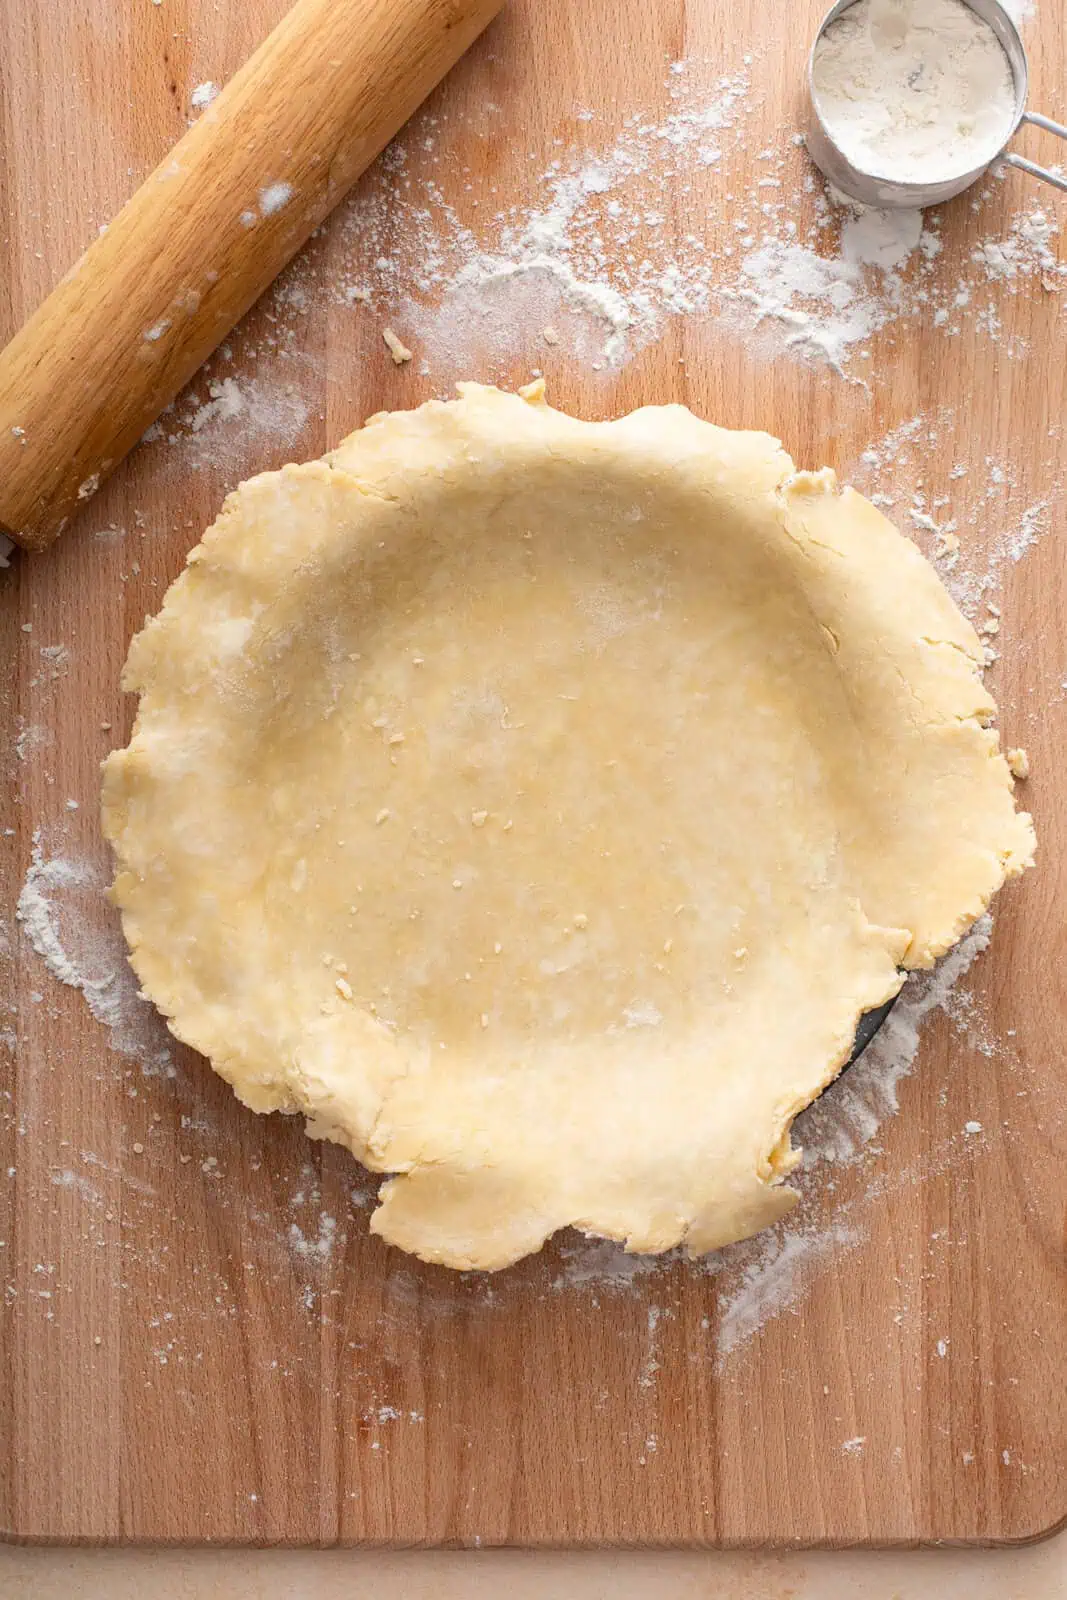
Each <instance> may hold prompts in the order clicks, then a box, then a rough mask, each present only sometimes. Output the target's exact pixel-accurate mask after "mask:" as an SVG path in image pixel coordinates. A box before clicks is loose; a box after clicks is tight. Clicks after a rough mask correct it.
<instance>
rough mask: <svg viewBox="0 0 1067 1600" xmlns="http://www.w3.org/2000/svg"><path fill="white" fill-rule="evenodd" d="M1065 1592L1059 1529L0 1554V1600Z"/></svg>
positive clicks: (757, 1597) (1016, 1595) (623, 1599)
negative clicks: (569, 1549)
mask: <svg viewBox="0 0 1067 1600" xmlns="http://www.w3.org/2000/svg"><path fill="white" fill-rule="evenodd" d="M371 1590H373V1593H374V1595H375V1600H424V1597H425V1600H430V1597H432V1600H459V1597H461V1596H462V1597H463V1600H468V1597H469V1600H481V1597H483V1596H484V1597H486V1600H488V1597H489V1596H493V1597H494V1600H495V1597H496V1596H498V1595H502V1594H507V1596H508V1597H509V1600H542V1597H545V1600H548V1597H549V1596H551V1597H552V1600H608V1597H610V1600H698V1597H699V1600H735V1597H736V1600H741V1597H742V1596H743V1597H744V1600H846V1597H847V1600H926V1597H928V1596H936V1597H937V1600H1060V1597H1061V1596H1064V1595H1067V1534H1061V1535H1060V1536H1059V1537H1057V1538H1055V1539H1051V1540H1048V1541H1047V1542H1045V1543H1044V1544H1037V1545H1031V1546H1029V1547H1028V1548H1025V1549H1020V1550H985V1551H982V1550H922V1551H911V1552H905V1553H903V1554H890V1553H889V1552H877V1551H872V1552H870V1553H867V1554H857V1553H853V1552H840V1553H836V1552H833V1551H826V1552H819V1553H814V1554H805V1555H781V1556H775V1555H765V1556H764V1555H751V1554H725V1553H722V1554H706V1555H705V1554H700V1555H682V1554H679V1555H658V1554H657V1555H652V1554H648V1555H646V1554H642V1553H640V1552H636V1551H623V1552H621V1553H608V1552H605V1553H604V1554H589V1555H565V1554H559V1555H544V1554H534V1553H532V1552H530V1553H527V1552H523V1551H518V1550H494V1551H486V1552H485V1554H484V1555H471V1554H469V1553H457V1554H448V1553H444V1552H429V1553H425V1554H424V1553H422V1552H418V1553H416V1552H412V1553H410V1554H398V1555H386V1554H380V1553H377V1552H358V1551H344V1550H328V1551H314V1552H312V1551H297V1550H292V1551H290V1550H284V1551H282V1550H275V1551H266V1550H264V1551H241V1550H228V1551H219V1552H217V1553H216V1552H207V1551H200V1552H197V1551H185V1550H181V1551H135V1550H115V1551H89V1550H83V1551H67V1550H14V1549H6V1550H0V1595H2V1596H3V1600H23V1597H26V1600H29V1597H30V1596H32V1597H33V1600H143V1597H144V1596H145V1595H146V1594H149V1595H151V1597H152V1600H209V1597H211V1600H214V1597H215V1596H225V1597H226V1600H342V1597H344V1600H348V1597H349V1596H354V1595H360V1594H364V1593H368V1592H370V1591H371Z"/></svg>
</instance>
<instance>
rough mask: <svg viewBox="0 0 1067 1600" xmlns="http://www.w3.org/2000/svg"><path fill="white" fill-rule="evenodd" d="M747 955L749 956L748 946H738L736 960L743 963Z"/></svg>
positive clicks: (735, 953) (735, 954)
mask: <svg viewBox="0 0 1067 1600" xmlns="http://www.w3.org/2000/svg"><path fill="white" fill-rule="evenodd" d="M747 955H748V945H747V944H742V945H738V947H737V949H736V950H735V951H734V960H735V961H743V960H744V959H745V957H746V956H747Z"/></svg>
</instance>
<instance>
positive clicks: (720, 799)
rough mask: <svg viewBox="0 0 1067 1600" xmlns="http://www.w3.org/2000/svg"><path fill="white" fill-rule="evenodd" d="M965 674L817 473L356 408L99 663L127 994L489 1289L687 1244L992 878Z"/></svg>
mask: <svg viewBox="0 0 1067 1600" xmlns="http://www.w3.org/2000/svg"><path fill="white" fill-rule="evenodd" d="M980 660H981V646H980V644H979V641H978V639H977V637H976V635H975V633H974V631H973V629H972V628H971V627H970V625H969V624H968V623H967V622H966V621H965V620H964V618H963V617H962V616H961V615H960V613H959V612H958V611H957V610H956V608H955V606H954V605H953V603H952V601H951V600H950V598H949V597H948V595H947V594H946V593H945V591H944V589H943V588H942V587H941V585H940V583H939V582H938V580H937V577H936V575H935V574H934V572H933V571H932V569H931V568H930V567H929V566H928V565H927V563H926V562H925V561H924V560H923V558H922V556H921V555H920V554H919V552H918V551H917V550H916V549H915V547H914V546H913V545H911V544H910V543H909V542H908V541H907V540H906V539H904V538H902V537H901V536H900V535H899V534H898V533H897V532H896V531H895V530H894V529H893V528H892V526H891V525H890V524H889V523H888V522H887V521H886V520H885V518H884V517H882V516H881V515H880V513H879V512H877V511H876V510H875V509H874V508H873V507H872V506H871V505H870V504H869V503H868V502H867V501H866V500H864V499H862V498H861V497H860V496H859V495H857V494H854V493H853V492H852V491H851V490H848V489H845V490H839V489H838V486H837V484H836V482H835V479H834V477H833V474H832V473H830V472H829V471H824V472H818V473H806V472H796V471H795V470H794V467H793V463H792V461H791V460H790V459H789V457H788V456H787V455H785V454H784V452H783V451H782V450H781V449H780V447H779V445H778V444H777V442H776V441H775V440H773V439H771V438H769V437H768V436H766V435H765V434H760V433H731V432H726V431H724V430H722V429H720V428H715V427H712V426H711V425H710V424H708V423H706V422H701V421H698V419H697V418H696V417H694V416H692V415H691V414H690V413H689V412H688V411H686V410H685V409H683V408H682V407H679V406H665V407H654V408H649V409H646V410H641V411H637V412H635V413H633V415H631V416H628V417H624V418H622V419H621V420H620V421H616V422H607V423H588V422H580V421H577V420H575V419H574V418H571V417H568V416H565V415H563V414H561V413H559V412H557V411H554V410H552V409H550V408H549V407H548V406H547V405H546V404H545V402H544V399H543V395H542V393H541V391H540V389H539V388H533V389H531V390H528V391H525V392H524V394H523V395H522V396H519V395H510V394H503V393H501V392H499V391H497V390H495V389H487V388H481V387H479V386H477V385H473V384H471V385H465V386H463V387H462V390H461V398H460V399H459V400H458V401H454V402H451V403H447V404H446V403H439V402H432V403H430V404H428V405H424V406H422V407H421V408H420V409H419V410H417V411H412V412H403V413H398V414H395V415H391V416H379V417H375V418H373V419H372V420H371V422H370V423H369V424H368V425H367V426H366V427H365V428H364V429H362V430H361V431H360V432H357V433H355V434H353V435H352V436H351V438H349V439H347V440H345V442H344V443H343V444H342V445H341V446H340V447H339V448H338V449H337V450H335V451H334V452H333V453H332V455H330V456H328V457H327V458H326V459H325V460H323V461H315V462H311V463H310V464H308V465H305V466H290V467H285V468H284V469H283V470H282V471H281V472H271V473H266V474H264V475H263V476H262V477H258V478H254V479H253V480H252V481H251V482H249V483H246V484H244V485H243V486H242V487H241V488H240V489H239V490H238V491H237V492H236V493H235V494H233V495H231V496H230V498H229V499H228V500H227V502H226V505H225V507H224V509H223V511H222V514H221V516H220V517H219V519H218V521H217V522H216V523H215V525H214V526H213V527H212V528H210V529H209V530H208V532H207V533H206V534H205V536H204V540H203V542H202V543H201V544H200V545H199V546H198V547H197V549H195V550H194V551H193V552H192V554H191V555H190V557H189V564H188V569H187V571H186V572H185V573H184V574H183V575H182V576H181V577H180V578H179V579H178V580H177V582H176V583H175V584H174V585H173V586H172V588H171V589H170V591H169V593H168V594H167V597H166V600H165V601H164V604H163V609H162V611H161V612H160V614H159V615H158V616H157V617H156V618H155V619H154V620H153V621H151V622H149V623H148V624H147V626H146V627H145V629H144V631H143V632H142V633H141V634H140V635H139V636H138V637H137V638H136V639H135V640H134V642H133V645H132V647H131V650H130V656H129V661H128V663H127V667H126V674H125V684H126V687H128V688H130V689H133V690H136V691H138V692H139V693H140V695H141V702H140V710H139V714H138V717H137V722H136V726H135V729H134V733H133V737H132V739H131V741H130V744H129V747H128V748H127V749H126V750H121V751H118V752H116V753H115V754H113V755H112V756H111V757H110V758H109V760H108V761H107V763H106V774H105V785H104V821H105V827H106V831H107V835H108V837H109V838H110V840H111V841H112V843H113V845H114V848H115V853H116V856H117V860H118V872H117V877H116V881H115V889H114V895H115V899H116V901H117V903H118V905H119V906H120V907H121V910H122V917H123V924H124V927H125V931H126V935H127V938H128V941H129V945H130V950H131V954H132V961H133V965H134V967H135V969H136V971H137V973H138V975H139V977H140V979H141V982H142V983H143V985H144V989H145V991H146V992H147V994H148V995H149V996H150V997H151V998H152V999H153V1000H154V1001H155V1002H156V1004H157V1005H158V1006H159V1007H160V1009H161V1010H162V1011H163V1012H164V1013H165V1015H166V1016H167V1018H168V1019H169V1021H170V1025H171V1028H172V1030H173V1031H174V1033H175V1034H177V1035H178V1037H179V1038H181V1039H183V1040H185V1041H187V1042H188V1043H189V1044H191V1045H194V1046H195V1047H196V1048H197V1049H198V1050H201V1051H203V1052H204V1054H205V1055H207V1056H209V1057H210V1059H211V1062H212V1064H213V1065H214V1067H215V1069H216V1070H217V1071H218V1072H220V1073H221V1074H222V1075H223V1077H225V1078H227V1079H228V1080H229V1081H230V1083H232V1085H233V1087H234V1088H235V1089H236V1091H237V1093H238V1095H239V1096H240V1097H241V1099H242V1100H243V1101H244V1102H245V1103H246V1104H247V1105H249V1106H251V1107H252V1108H253V1109H254V1110H256V1111H271V1110H282V1111H299V1112H302V1113H304V1115H305V1116H306V1117H307V1119H308V1129H309V1132H310V1133H311V1134H312V1135H313V1136H318V1137H325V1138H331V1139H336V1140H338V1141H340V1142H341V1143H343V1144H345V1145H347V1146H348V1147H349V1148H350V1149H351V1150H352V1151H353V1152H354V1153H355V1155H356V1156H358V1157H359V1159H360V1160H361V1161H363V1162H365V1163H366V1164H367V1165H368V1166H370V1167H372V1168H374V1169H376V1170H378V1171H382V1172H387V1173H391V1174H394V1176H393V1177H392V1178H391V1179H390V1181H388V1182H387V1183H386V1184H385V1185H384V1187H383V1189H382V1192H381V1203H380V1205H379V1208H378V1210H377V1211H376V1212H375V1214H374V1217H373V1220H372V1224H371V1225H372V1227H373V1228H374V1229H375V1230H376V1231H377V1232H378V1233H380V1234H381V1235H383V1236H384V1237H385V1238H386V1239H388V1240H390V1241H392V1242H393V1243H394V1244H397V1245H400V1246H401V1247H402V1248H404V1249H405V1250H410V1251H414V1252H415V1253H416V1254H417V1255H420V1256H422V1257H423V1258H425V1259H426V1260H429V1261H437V1262H443V1263H445V1264H446V1265H448V1266H452V1267H487V1268H494V1267H502V1266H505V1265H507V1264H508V1263H509V1262H512V1261H515V1260H516V1259H517V1258H518V1257H520V1256H522V1255H524V1254H526V1253H527V1252H529V1251H532V1250H536V1249H537V1248H538V1247H539V1246H540V1244H541V1243H542V1242H543V1241H544V1239H545V1238H546V1237H547V1236H548V1235H549V1234H550V1233H552V1232H553V1230H555V1229H557V1228H562V1227H564V1226H565V1225H567V1224H573V1225H574V1226H576V1227H578V1228H581V1229H584V1230H586V1231H588V1232H590V1233H594V1234H602V1235H607V1236H610V1237H611V1238H614V1239H619V1240H623V1241H625V1243H626V1245H627V1247H628V1248H630V1249H632V1250H638V1251H658V1250H665V1249H667V1248H668V1247H669V1246H671V1245H675V1244H678V1243H679V1242H682V1241H684V1243H685V1244H686V1245H687V1246H688V1247H689V1248H690V1250H692V1251H694V1252H697V1251H704V1250H708V1249H710V1248H712V1247H714V1246H718V1245H722V1244H724V1243H726V1242H728V1241H730V1240H734V1239H738V1238H741V1237H744V1236H745V1235H747V1234H750V1233H753V1232H755V1231H756V1230H757V1229H758V1228H761V1227H763V1226H764V1225H765V1224H767V1223H770V1222H773V1221H774V1220H775V1219H776V1218H778V1217H780V1216H781V1215H782V1214H783V1213H784V1212H786V1211H787V1210H788V1209H789V1207H790V1206H791V1205H792V1204H793V1202H794V1199H795V1194H794V1191H793V1190H792V1189H790V1188H789V1187H788V1186H787V1185H786V1184H784V1183H783V1181H782V1180H783V1179H784V1178H785V1176H786V1175H787V1174H788V1173H789V1171H790V1170H791V1168H792V1167H793V1166H794V1165H795V1163H796V1161H797V1159H798V1154H797V1152H795V1151H794V1150H792V1148H791V1146H790V1141H789V1125H790V1123H791V1121H792V1119H793V1117H794V1116H795V1115H796V1113H797V1112H798V1111H799V1110H800V1109H801V1108H802V1107H804V1106H806V1105H807V1104H808V1103H809V1102H810V1101H811V1100H812V1098H813V1097H814V1096H815V1095H816V1094H818V1092H819V1090H820V1089H821V1088H822V1087H823V1086H824V1085H825V1084H827V1083H828V1082H829V1081H830V1080H831V1079H832V1078H833V1077H834V1075H835V1073H836V1072H837V1071H838V1070H839V1068H840V1066H841V1064H842V1062H843V1061H844V1060H845V1059H846V1058H847V1056H848V1053H849V1049H850V1046H851V1042H852V1038H853V1033H854V1030H855V1027H856V1021H857V1018H858V1017H859V1015H860V1013H861V1012H863V1011H865V1010H868V1009H869V1008H871V1007H873V1006H877V1005H878V1004H879V1003H880V1002H881V1001H884V1000H885V999H887V998H888V997H889V996H890V995H892V994H893V993H894V992H895V991H896V989H897V987H898V985H899V983H900V981H901V979H900V972H899V970H898V969H903V968H909V967H924V966H929V965H930V964H931V963H932V962H933V961H934V960H935V958H936V957H937V956H938V955H939V954H941V952H943V951H944V950H946V949H947V948H948V947H949V946H950V945H951V944H952V943H953V942H954V941H955V940H956V939H957V938H958V937H959V936H960V934H961V933H962V932H963V931H964V930H965V929H966V928H967V927H968V925H969V924H970V923H971V922H973V921H974V919H975V918H976V917H977V916H978V915H979V913H980V912H981V911H982V909H983V908H984V907H985V906H986V904H987V903H988V901H989V899H990V896H991V895H992V894H993V893H994V892H995V890H996V889H997V888H998V887H999V886H1000V884H1001V883H1002V882H1003V881H1004V879H1005V878H1007V877H1011V876H1013V875H1014V874H1016V873H1018V872H1020V871H1021V870H1022V869H1023V868H1024V867H1025V866H1026V865H1027V864H1028V863H1029V861H1030V860H1031V856H1032V850H1033V834H1032V829H1031V825H1030V819H1029V818H1028V817H1027V816H1026V815H1024V814H1022V813H1019V812H1016V811H1015V809H1014V806H1013V800H1012V781H1011V776H1010V774H1009V771H1008V767H1007V765H1006V763H1005V761H1004V759H1003V758H1002V756H1001V755H1000V754H999V751H998V745H997V737H996V734H995V733H994V732H993V731H992V730H991V728H990V726H989V723H990V720H991V718H992V716H993V714H994V710H995V707H994V703H993V701H992V699H991V698H990V696H989V694H988V692H987V691H986V689H985V688H984V687H983V685H982V682H981V679H980V676H979V670H978V667H979V662H980Z"/></svg>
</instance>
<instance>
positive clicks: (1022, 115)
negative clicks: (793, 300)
mask: <svg viewBox="0 0 1067 1600" xmlns="http://www.w3.org/2000/svg"><path fill="white" fill-rule="evenodd" d="M962 3H963V4H964V5H966V6H969V7H970V9H971V10H972V11H973V12H974V13H975V14H976V15H977V16H979V17H981V19H982V21H983V22H986V23H988V24H989V26H990V27H991V28H992V30H993V32H994V33H995V34H996V36H997V39H998V40H999V41H1000V45H1001V48H1002V49H1003V51H1004V54H1005V55H1006V56H1007V58H1008V65H1009V66H1010V67H1011V75H1012V81H1013V83H1014V86H1015V112H1014V116H1013V117H1012V121H1011V127H1010V128H1009V130H1008V135H1007V138H1006V139H1005V140H1004V144H1003V145H1002V146H1001V148H1000V149H999V150H998V151H997V153H996V154H995V155H994V156H993V157H992V158H991V159H990V160H989V161H984V162H983V163H982V165H981V166H980V167H975V168H974V169H973V170H972V171H970V172H964V173H959V174H957V175H956V176H954V177H951V178H943V179H941V180H940V181H933V180H932V181H930V182H929V183H917V182H908V183H901V182H899V181H898V180H897V179H895V178H880V177H878V176H877V175H876V174H875V173H873V172H865V171H863V170H862V168H860V167H857V166H854V165H853V163H852V162H851V161H850V160H849V159H848V157H847V156H846V155H844V154H843V153H842V151H841V150H840V149H839V148H838V146H837V145H836V144H835V143H834V136H833V134H832V132H831V131H830V129H829V128H828V127H827V125H826V123H825V122H824V121H823V119H822V115H821V113H820V111H819V103H818V100H817V98H816V95H815V49H816V46H817V45H818V43H819V40H820V39H821V38H822V36H823V34H824V33H825V32H826V30H827V28H828V27H829V26H830V24H831V23H833V22H836V21H837V19H838V17H840V16H841V15H842V13H843V12H845V11H847V10H848V9H849V8H850V6H852V5H854V4H855V0H836V4H835V5H832V6H831V7H830V9H829V11H828V12H827V13H826V15H825V17H823V19H822V22H821V23H820V24H819V28H818V32H817V33H816V35H815V42H814V44H813V45H812V47H811V53H810V55H809V56H808V100H809V104H810V107H811V112H810V117H809V124H808V130H807V146H808V154H809V155H810V156H811V159H812V160H813V161H814V162H815V165H816V166H817V167H818V168H819V169H820V171H821V172H822V173H823V174H824V176H825V177H827V178H829V180H830V182H831V183H832V184H833V185H834V187H835V188H837V189H840V190H841V192H842V193H843V194H847V195H848V196H849V197H850V198H851V199H853V200H860V201H862V202H863V204H864V205H868V206H878V207H880V208H882V209H885V210H889V209H892V208H895V207H901V208H907V209H909V210H911V209H921V208H922V207H923V206H934V205H938V204H939V203H940V202H941V201H942V200H951V199H952V198H953V196H954V195H957V194H961V193H962V192H963V190H964V189H968V188H970V186H971V184H972V183H976V182H977V180H978V179H979V178H980V177H981V176H982V174H983V173H984V172H986V171H988V169H989V168H990V167H991V166H992V165H993V164H994V162H997V161H1004V162H1007V163H1008V165H1009V166H1013V167H1020V168H1021V169H1022V170H1023V171H1024V172H1029V173H1031V174H1032V175H1033V176H1034V177H1035V178H1043V179H1044V181H1045V182H1046V183H1051V184H1054V185H1055V187H1056V188H1057V189H1063V190H1065V191H1067V179H1064V178H1061V177H1060V176H1059V175H1058V174H1057V173H1055V172H1050V171H1049V170H1048V168H1047V167H1039V166H1038V165H1037V163H1036V162H1034V161H1028V160H1027V159H1026V157H1025V156H1018V155H1015V154H1014V153H1013V152H1009V151H1007V145H1008V143H1009V141H1010V140H1011V139H1013V138H1014V137H1015V135H1016V133H1017V132H1018V131H1019V128H1020V127H1021V126H1022V124H1023V123H1024V122H1031V123H1033V124H1034V126H1035V127H1038V128H1044V129H1045V130H1046V131H1047V132H1049V133H1057V134H1059V136H1060V138H1061V139H1067V128H1065V127H1064V126H1063V125H1062V124H1061V123H1059V122H1053V121H1052V119H1051V118H1050V117H1042V116H1039V115H1038V113H1037V112H1036V111H1027V109H1026V95H1027V89H1028V86H1029V69H1028V67H1027V61H1026V50H1025V48H1024V46H1023V42H1022V39H1021V38H1020V37H1019V30H1018V28H1017V27H1016V26H1015V24H1014V22H1013V21H1012V20H1011V18H1010V17H1009V15H1008V13H1007V12H1006V11H1005V9H1004V7H1003V6H1002V5H1001V4H1000V0H962Z"/></svg>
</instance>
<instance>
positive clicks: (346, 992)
mask: <svg viewBox="0 0 1067 1600" xmlns="http://www.w3.org/2000/svg"><path fill="white" fill-rule="evenodd" d="M333 986H334V988H335V989H336V990H337V993H338V994H339V995H340V996H341V999H342V1000H351V998H352V985H351V984H350V983H349V982H348V979H347V978H335V979H334V985H333Z"/></svg>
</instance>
